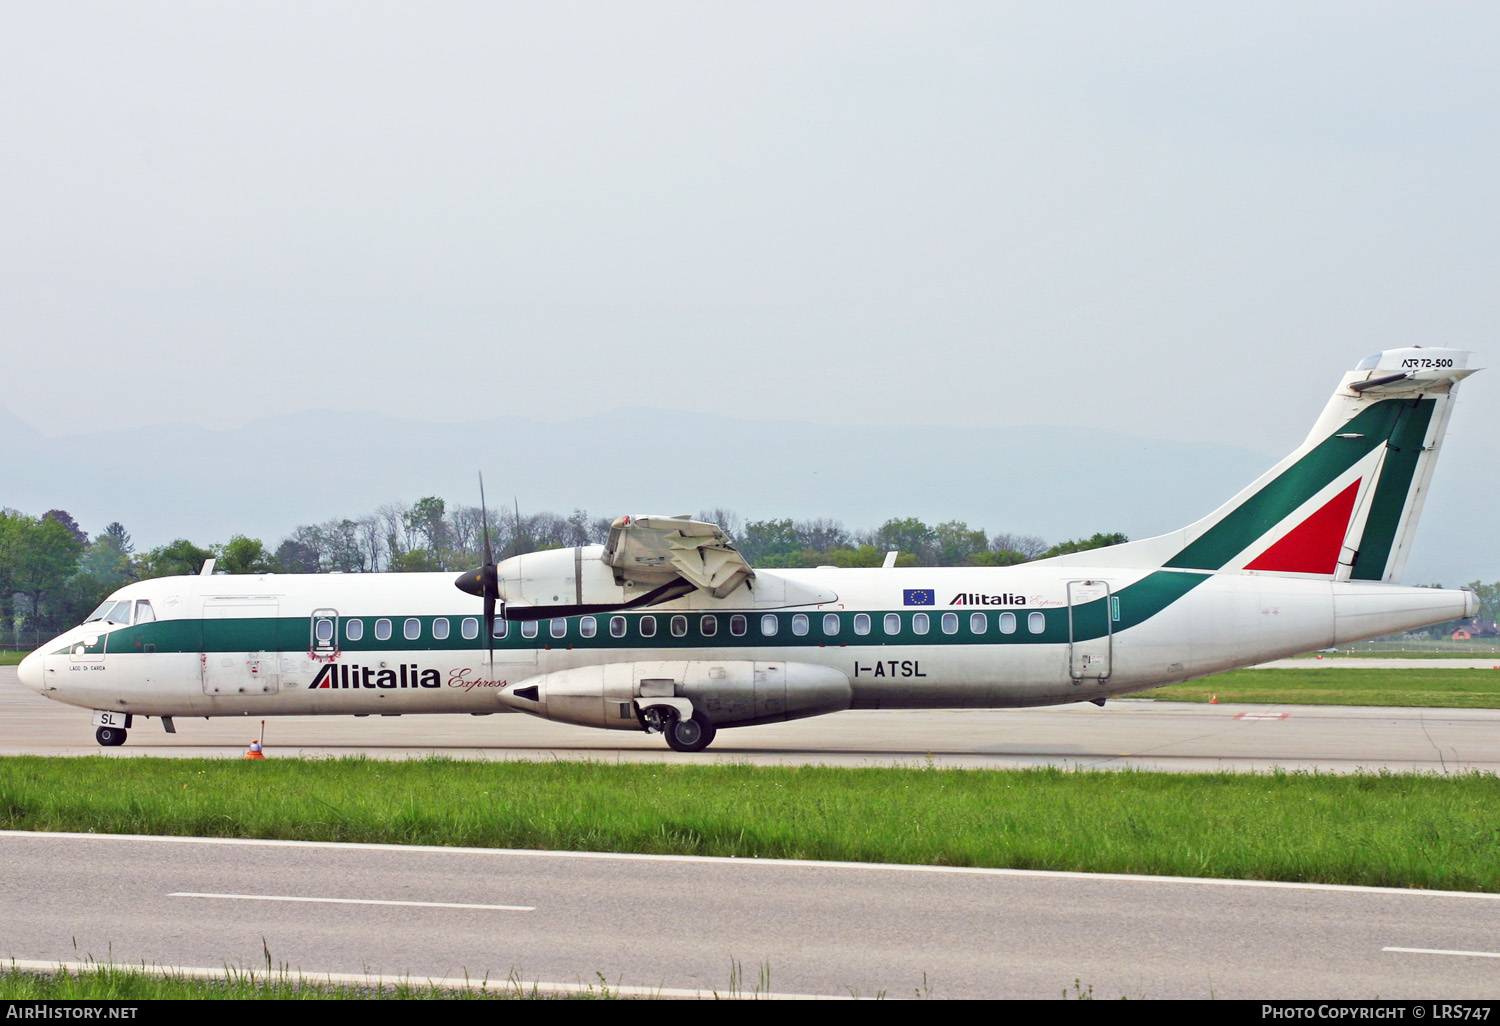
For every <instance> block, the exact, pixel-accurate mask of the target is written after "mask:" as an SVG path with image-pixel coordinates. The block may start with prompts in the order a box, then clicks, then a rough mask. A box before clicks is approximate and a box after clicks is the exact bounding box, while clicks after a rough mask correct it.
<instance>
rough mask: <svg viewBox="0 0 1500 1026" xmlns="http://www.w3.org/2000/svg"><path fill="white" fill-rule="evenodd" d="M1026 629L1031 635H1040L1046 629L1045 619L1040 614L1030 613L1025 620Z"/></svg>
mask: <svg viewBox="0 0 1500 1026" xmlns="http://www.w3.org/2000/svg"><path fill="white" fill-rule="evenodd" d="M1026 629H1027V630H1028V631H1030V632H1031V633H1033V634H1040V633H1042V631H1044V630H1046V629H1047V618H1046V617H1045V616H1043V615H1042V614H1041V613H1032V614H1031V615H1030V616H1028V617H1027V618H1026Z"/></svg>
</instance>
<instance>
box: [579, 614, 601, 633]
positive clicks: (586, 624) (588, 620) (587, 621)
mask: <svg viewBox="0 0 1500 1026" xmlns="http://www.w3.org/2000/svg"><path fill="white" fill-rule="evenodd" d="M598 633H599V621H598V620H595V619H594V618H593V617H592V616H585V617H584V618H583V619H581V620H579V621H578V634H579V636H580V637H584V638H592V637H593V636H594V635H595V634H598Z"/></svg>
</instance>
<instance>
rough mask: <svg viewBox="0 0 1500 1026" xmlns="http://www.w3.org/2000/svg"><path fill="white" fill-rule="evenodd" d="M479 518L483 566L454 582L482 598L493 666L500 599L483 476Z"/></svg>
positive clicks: (482, 477) (488, 645)
mask: <svg viewBox="0 0 1500 1026" xmlns="http://www.w3.org/2000/svg"><path fill="white" fill-rule="evenodd" d="M479 516H480V520H481V523H482V524H483V530H484V565H483V566H482V567H480V568H479V569H478V570H471V571H468V572H466V573H465V574H464V575H463V576H462V577H460V578H459V579H458V580H457V581H456V582H454V583H456V584H457V585H458V588H459V590H460V591H464V592H467V593H468V594H470V595H478V596H483V597H484V640H485V645H486V646H487V647H488V649H489V655H490V666H491V667H493V666H494V665H495V602H496V600H497V599H499V597H500V579H499V575H498V574H497V573H496V571H495V553H494V551H493V550H492V549H491V548H490V513H489V508H488V507H487V506H486V505H485V502H484V475H483V474H480V475H479Z"/></svg>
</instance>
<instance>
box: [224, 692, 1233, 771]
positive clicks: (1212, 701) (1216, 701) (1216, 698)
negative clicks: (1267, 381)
mask: <svg viewBox="0 0 1500 1026" xmlns="http://www.w3.org/2000/svg"><path fill="white" fill-rule="evenodd" d="M1208 704H1209V705H1218V704H1219V696H1218V695H1215V696H1214V697H1212V698H1210V699H1209V700H1208ZM245 758H247V759H248V758H250V756H248V755H247V756H245Z"/></svg>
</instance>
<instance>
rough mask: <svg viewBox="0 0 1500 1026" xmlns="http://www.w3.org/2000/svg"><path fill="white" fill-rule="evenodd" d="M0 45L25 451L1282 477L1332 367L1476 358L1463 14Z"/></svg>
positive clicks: (821, 7) (1422, 9)
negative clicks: (1184, 461)
mask: <svg viewBox="0 0 1500 1026" xmlns="http://www.w3.org/2000/svg"><path fill="white" fill-rule="evenodd" d="M0 17H3V21H0V119H3V120H0V330H3V340H4V341H3V354H4V356H3V362H0V366H3V368H4V374H3V381H4V383H5V387H4V388H3V390H0V403H3V404H4V405H6V406H8V407H9V408H10V409H11V410H12V411H13V412H15V413H16V414H18V415H19V416H21V417H22V418H24V419H25V420H27V421H28V422H30V423H31V424H33V425H35V426H36V427H38V428H40V429H42V430H43V431H46V432H47V433H49V434H69V433H74V432H79V431H84V430H92V429H100V428H106V427H111V426H115V427H120V428H127V427H135V426H140V425H148V424H152V423H159V422H162V421H190V422H196V423H200V424H205V425H226V424H242V423H245V422H247V421H251V420H254V419H257V418H260V417H266V416H275V415H279V414H284V413H287V412H291V411H297V410H305V409H309V408H314V407H322V408H331V409H339V410H386V411H390V412H394V413H400V414H404V415H408V416H413V417H419V418H427V419H446V420H465V419H477V418H480V417H486V416H493V415H495V414H499V413H513V414H519V415H523V416H529V417H535V418H540V419H546V420H558V419H565V418H571V417H574V416H581V415H586V414H592V413H597V412H600V411H605V410H609V409H612V408H615V407H621V406H658V407H664V408H670V409H676V410H684V411H700V410H716V411H720V412H726V413H731V414H738V415H743V416H749V417H756V418H773V419H788V420H806V421H813V422H819V423H828V424H834V423H855V424H903V423H926V424H952V425H957V426H961V425H965V424H989V425H1006V424H1036V423H1062V422H1066V423H1076V424H1085V425H1089V424H1098V425H1106V424H1107V425H1110V426H1113V427H1115V428H1118V429H1121V430H1127V431H1133V432H1135V433H1139V434H1145V435H1151V436H1156V437H1165V438H1174V439H1191V440H1201V441H1216V442H1224V443H1228V444H1233V445H1240V446H1246V447H1249V448H1252V449H1255V450H1257V451H1261V452H1265V453H1267V454H1270V455H1275V456H1279V455H1281V454H1283V453H1284V452H1286V451H1288V450H1289V449H1290V448H1291V446H1292V445H1293V444H1295V443H1296V442H1297V441H1298V440H1300V438H1301V437H1302V435H1303V434H1304V433H1305V432H1306V430H1307V428H1308V427H1309V426H1310V425H1311V422H1312V419H1313V417H1314V415H1315V414H1316V412H1317V411H1318V409H1319V408H1320V407H1321V404H1322V402H1323V401H1324V400H1325V399H1326V397H1327V396H1328V394H1329V393H1330V391H1331V390H1332V388H1333V386H1334V385H1335V384H1336V382H1337V380H1338V377H1339V375H1340V374H1341V373H1342V372H1343V371H1344V370H1346V369H1349V368H1351V367H1352V366H1353V365H1354V363H1355V362H1357V361H1358V360H1359V359H1360V358H1361V357H1363V356H1364V355H1366V354H1368V353H1371V352H1374V351H1376V350H1379V349H1384V348H1390V347H1396V346H1402V345H1408V344H1413V343H1418V344H1425V345H1440V346H1457V347H1461V348H1472V349H1475V350H1478V351H1479V352H1480V357H1479V360H1478V361H1477V362H1479V363H1480V364H1481V365H1482V364H1484V363H1485V362H1494V361H1495V357H1496V353H1497V352H1500V347H1497V346H1496V345H1495V337H1496V334H1497V332H1496V327H1497V324H1500V287H1497V285H1500V216H1497V202H1496V190H1497V188H1500V160H1497V157H1500V116H1497V115H1500V110H1497V107H1500V60H1497V58H1496V54H1497V53H1500V31H1497V30H1500V5H1497V4H1495V3H1494V2H1492V0H1487V2H1482V3H1441V2H1430V0H1424V2H1421V3H1406V4H1391V3H1376V2H1370V0H1361V2H1356V3H1334V4H1330V3H1310V2H1308V0H1298V2H1295V3H1271V2H1264V0H1256V2H1253V3H1252V2H1245V3H1212V4H1206V3H1202V2H1201V0H1194V2H1186V3H1145V2H1130V3H1120V2H1117V0H1110V2H1104V3H1059V2H1056V0H1046V2H1039V3H1021V2H1010V0H1005V2H1002V0H989V2H984V3H972V4H971V3H956V2H949V3H912V2H902V3H878V2H872V0H859V2H854V3H817V2H809V0H796V2H794V3H767V2H756V3H705V2H692V3H689V2H683V3H640V2H608V3H606V2H597V3H559V2H547V3H535V2H528V3H434V2H423V3H415V2H411V3H399V4H391V3H376V2H371V0H359V2H355V3H316V2H313V3H309V2H306V0H299V2H297V3H270V2H266V0H257V2H255V3H213V2H204V0H195V2H192V3H146V2H128V3H120V2H109V3H68V2H59V0H49V2H46V3H38V2H36V0H20V2H14V0H4V2H3V3H0ZM1491 375H1495V376H1497V379H1500V370H1497V371H1492V372H1491ZM1491 375H1481V376H1479V377H1477V378H1475V379H1474V380H1473V381H1472V382H1470V383H1468V384H1467V385H1466V386H1465V392H1466V397H1465V401H1464V402H1462V403H1461V405H1460V407H1459V409H1458V410H1457V413H1456V416H1455V419H1454V423H1453V429H1454V432H1455V433H1463V434H1465V435H1469V436H1478V437H1484V438H1490V439H1493V438H1495V437H1497V435H1496V428H1497V426H1500V405H1497V404H1496V403H1495V402H1494V401H1493V400H1494V397H1495V395H1496V389H1495V383H1494V382H1493V381H1490V380H1487V379H1488V378H1489V377H1490V376H1491ZM674 429H675V430H682V431H686V432H690V431H691V421H690V420H685V421H681V422H678V423H677V424H675V425H674ZM123 437H126V436H122V438H123ZM1449 471H1450V472H1452V468H1449ZM705 501H707V500H705Z"/></svg>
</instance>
